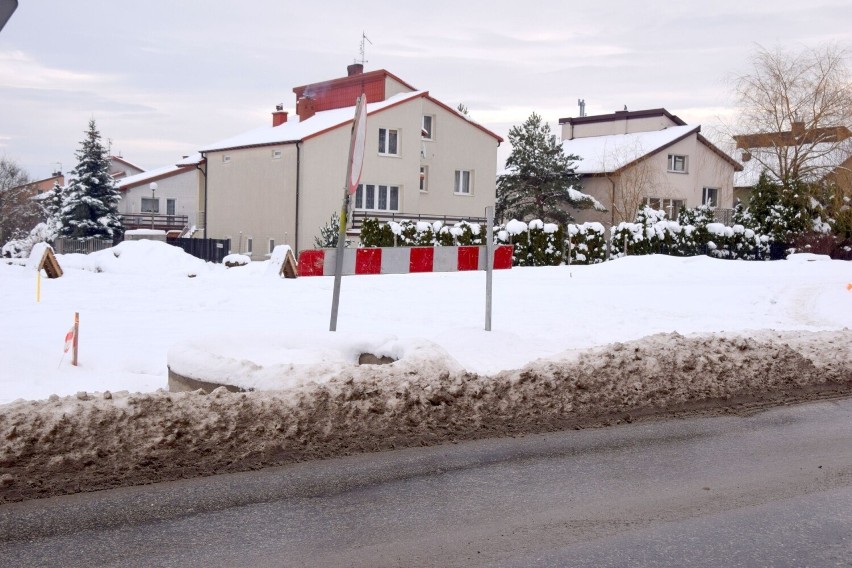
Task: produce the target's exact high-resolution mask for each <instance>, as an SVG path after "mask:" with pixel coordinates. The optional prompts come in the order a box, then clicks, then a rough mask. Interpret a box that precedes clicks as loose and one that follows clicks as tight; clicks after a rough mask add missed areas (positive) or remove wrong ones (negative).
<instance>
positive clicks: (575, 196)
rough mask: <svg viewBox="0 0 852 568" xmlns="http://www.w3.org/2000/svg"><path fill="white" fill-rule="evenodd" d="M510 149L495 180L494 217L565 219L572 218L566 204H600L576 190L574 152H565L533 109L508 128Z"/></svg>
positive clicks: (581, 206) (499, 218) (561, 221)
mask: <svg viewBox="0 0 852 568" xmlns="http://www.w3.org/2000/svg"><path fill="white" fill-rule="evenodd" d="M509 143H510V144H511V145H512V153H511V154H510V155H509V158H508V159H507V160H506V170H507V173H505V174H503V175H501V176H499V178H498V181H497V205H496V208H495V209H496V211H495V213H496V217H497V219H498V220H502V221H507V220H510V219H518V220H521V221H523V220H529V219H540V220H542V221H546V222H548V221H549V222H556V223H562V224H565V223H568V222H570V221H572V220H573V218H572V217H571V215H570V214H569V213H568V210H567V208H568V207H574V208H577V209H585V208H588V207H592V206H595V207H596V208H598V209H600V210H603V207H602V206H601V205H600V203H598V202H597V201H596V200H595V199H594V198H592V197H591V196H589V195H586V194H584V193H581V192H580V191H579V189H580V178H579V176H578V175H577V174H576V173H575V171H574V164H573V163H574V162H575V161H577V160H578V159H579V158H578V157H577V156H571V155H567V154H565V153H564V152H563V151H562V145H561V144H560V143H559V141H558V140H557V139H556V136H555V135H553V134H551V133H550V125H548V124H547V123H546V122H542V119H541V117H540V116H539V115H537V114H536V113H533V114H531V115H530V117H529V118H528V119H527V120H526V122H524V123H523V124H522V125H520V126H515V127H513V128H512V129H511V130H510V131H509Z"/></svg>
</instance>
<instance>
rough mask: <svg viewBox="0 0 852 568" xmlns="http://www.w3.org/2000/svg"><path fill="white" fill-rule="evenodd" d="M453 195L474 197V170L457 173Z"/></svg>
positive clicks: (454, 178) (457, 171)
mask: <svg viewBox="0 0 852 568" xmlns="http://www.w3.org/2000/svg"><path fill="white" fill-rule="evenodd" d="M465 174H467V175H465ZM453 193H454V194H455V195H473V170H456V171H455V174H454V175H453Z"/></svg>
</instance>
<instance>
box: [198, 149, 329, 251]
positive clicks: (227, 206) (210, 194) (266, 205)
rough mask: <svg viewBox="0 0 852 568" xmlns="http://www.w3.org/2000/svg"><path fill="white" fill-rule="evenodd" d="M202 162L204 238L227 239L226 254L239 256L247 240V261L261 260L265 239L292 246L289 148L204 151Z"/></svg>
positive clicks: (266, 247) (291, 152)
mask: <svg viewBox="0 0 852 568" xmlns="http://www.w3.org/2000/svg"><path fill="white" fill-rule="evenodd" d="M276 151H278V152H280V157H276V156H277V154H274V152H276ZM226 157H227V159H226ZM206 158H207V237H208V238H212V239H226V238H229V239H231V252H232V253H242V254H247V253H248V239H251V241H252V251H251V255H250V256H251V257H252V259H253V260H264V259H265V258H267V256H266V255H267V254H268V253H269V252H270V251H269V240H270V239H272V240H274V241H275V244H276V245H280V244H289V245H291V246H293V240H294V234H295V233H294V231H295V214H296V211H295V204H296V146H295V144H280V145H274V146H258V147H255V148H242V149H232V150H222V151H216V152H209V153H207V155H206ZM342 177H343V176H341V179H342Z"/></svg>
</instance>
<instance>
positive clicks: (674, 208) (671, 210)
mask: <svg viewBox="0 0 852 568" xmlns="http://www.w3.org/2000/svg"><path fill="white" fill-rule="evenodd" d="M652 201H656V202H657V204H658V205H659V207H654V205H653V204H652V203H651V202H652ZM645 205H647V206H648V207H650V208H651V209H654V210H656V211H660V210H663V211H665V212H666V213H667V214H668V216H669V219H676V218H677V214H678V212H679V211H680V208H681V207H686V200H685V199H674V198H671V197H646V198H645Z"/></svg>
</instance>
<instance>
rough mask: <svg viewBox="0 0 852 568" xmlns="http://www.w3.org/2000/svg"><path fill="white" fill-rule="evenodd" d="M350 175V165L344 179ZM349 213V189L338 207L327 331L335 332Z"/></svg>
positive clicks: (344, 191) (346, 189)
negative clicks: (332, 291) (338, 220)
mask: <svg viewBox="0 0 852 568" xmlns="http://www.w3.org/2000/svg"><path fill="white" fill-rule="evenodd" d="M351 174H352V163H351V162H350V163H349V165H348V166H347V167H346V179H347V180H348V179H349V176H350V175H351ZM348 211H349V188H348V187H344V188H343V205H341V207H340V227H339V228H338V233H337V254H336V256H335V257H334V293H333V294H332V296H331V321H330V322H329V324H328V330H329V331H337V308H338V305H339V304H340V282H341V280H342V279H343V251H344V249H345V247H346V222H347V216H346V214H347V212H348Z"/></svg>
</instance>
